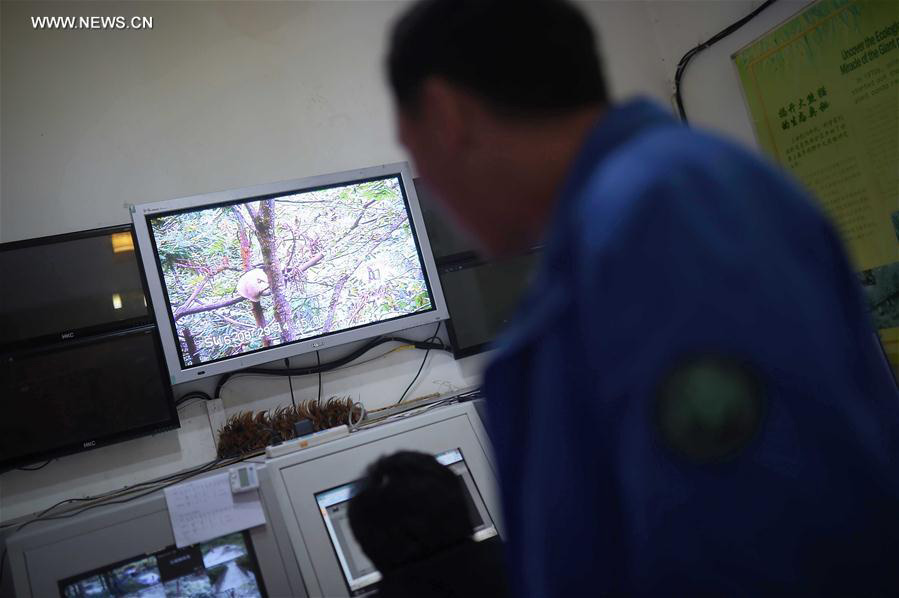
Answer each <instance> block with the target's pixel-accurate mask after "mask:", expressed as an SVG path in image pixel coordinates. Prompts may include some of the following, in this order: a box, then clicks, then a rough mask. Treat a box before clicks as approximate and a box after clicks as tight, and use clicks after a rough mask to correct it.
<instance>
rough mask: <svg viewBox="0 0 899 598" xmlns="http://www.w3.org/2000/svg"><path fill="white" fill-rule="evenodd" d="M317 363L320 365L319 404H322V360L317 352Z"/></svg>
mask: <svg viewBox="0 0 899 598" xmlns="http://www.w3.org/2000/svg"><path fill="white" fill-rule="evenodd" d="M315 362H316V363H317V364H318V402H319V404H321V402H322V358H321V355H319V354H318V351H316V352H315Z"/></svg>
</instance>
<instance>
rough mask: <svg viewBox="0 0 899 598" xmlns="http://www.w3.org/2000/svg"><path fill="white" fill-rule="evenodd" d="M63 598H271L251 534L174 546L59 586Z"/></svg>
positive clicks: (77, 577)
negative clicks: (178, 546) (260, 569)
mask: <svg viewBox="0 0 899 598" xmlns="http://www.w3.org/2000/svg"><path fill="white" fill-rule="evenodd" d="M59 592H60V595H61V596H62V598H106V597H114V598H175V597H178V598H265V597H266V593H265V587H264V585H263V583H262V576H261V575H260V574H259V565H258V564H257V562H256V555H255V554H254V553H253V549H252V544H251V542H250V538H249V535H248V534H247V532H238V533H235V534H230V535H227V536H221V537H220V538H216V539H214V540H210V541H209V542H203V543H201V544H195V545H194V546H190V547H187V548H175V547H171V548H169V549H166V550H162V551H160V552H157V553H155V554H151V555H142V556H139V557H135V558H133V559H129V560H127V561H122V562H119V563H115V564H113V565H109V566H108V567H104V568H103V569H97V570H95V571H91V572H89V573H84V574H82V575H78V576H76V577H72V578H69V579H65V580H62V581H60V582H59Z"/></svg>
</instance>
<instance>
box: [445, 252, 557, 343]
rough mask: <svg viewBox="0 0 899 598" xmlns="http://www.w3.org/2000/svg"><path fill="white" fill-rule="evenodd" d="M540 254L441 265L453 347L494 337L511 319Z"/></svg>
mask: <svg viewBox="0 0 899 598" xmlns="http://www.w3.org/2000/svg"><path fill="white" fill-rule="evenodd" d="M539 258H540V256H539V255H538V254H536V253H531V254H528V255H523V256H518V257H514V258H509V259H506V260H503V261H500V262H490V263H486V264H481V265H478V266H473V267H442V266H441V268H440V284H441V285H442V286H443V294H444V296H445V297H446V304H447V307H448V308H449V312H450V318H451V320H450V325H451V326H452V328H453V338H452V340H453V349H454V350H456V351H468V350H471V349H473V348H476V347H479V346H481V345H484V344H486V343H489V342H491V341H493V340H494V339H495V338H496V336H497V335H498V334H499V333H500V332H502V330H503V329H504V328H505V327H506V325H507V324H508V323H509V319H510V318H511V317H512V315H513V312H514V311H515V308H516V307H517V306H518V303H519V301H520V300H521V297H522V295H523V293H524V290H525V289H526V288H527V285H528V283H529V281H530V278H531V274H532V272H533V271H534V269H535V267H536V264H537V261H538V260H539Z"/></svg>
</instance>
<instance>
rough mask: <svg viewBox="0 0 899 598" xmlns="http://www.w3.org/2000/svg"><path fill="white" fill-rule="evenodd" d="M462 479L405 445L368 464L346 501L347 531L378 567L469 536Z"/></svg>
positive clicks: (384, 569) (391, 566)
mask: <svg viewBox="0 0 899 598" xmlns="http://www.w3.org/2000/svg"><path fill="white" fill-rule="evenodd" d="M464 492H465V490H464V488H463V486H462V481H461V480H460V479H459V478H458V477H457V476H456V474H454V473H453V472H452V471H450V470H449V469H448V468H447V467H444V466H443V465H441V464H440V463H438V462H437V460H436V459H435V458H434V457H432V456H431V455H426V454H424V453H415V452H409V451H403V452H398V453H395V454H393V455H390V456H388V457H382V458H381V459H379V460H377V461H375V462H374V463H373V464H372V465H370V466H369V468H368V470H367V471H366V475H365V477H364V478H363V479H362V481H361V482H360V484H359V487H358V489H357V493H356V495H355V496H354V497H353V499H352V500H351V501H350V506H349V518H350V527H351V528H352V529H353V535H354V536H355V537H356V540H357V541H358V542H359V545H360V546H361V547H362V550H363V551H364V552H365V554H366V555H367V556H368V558H369V559H371V561H372V563H374V565H375V567H377V568H378V569H379V570H380V571H381V572H382V573H386V572H389V571H393V570H396V569H398V568H400V567H402V566H403V565H405V564H407V563H411V562H413V561H416V560H419V559H422V558H425V557H428V556H431V555H433V554H436V553H438V552H440V551H442V550H444V549H446V548H448V547H450V546H453V545H456V544H459V543H460V542H463V541H465V540H466V539H468V538H470V537H471V534H472V531H473V526H472V522H471V518H470V516H469V514H468V508H467V504H466V501H465V494H464Z"/></svg>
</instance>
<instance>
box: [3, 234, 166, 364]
mask: <svg viewBox="0 0 899 598" xmlns="http://www.w3.org/2000/svg"><path fill="white" fill-rule="evenodd" d="M0 279H2V280H3V281H5V282H4V290H3V293H0V351H2V350H10V349H19V348H23V347H33V346H41V345H46V344H48V343H53V342H56V341H61V340H68V339H73V338H83V337H86V336H91V335H95V334H102V333H104V332H109V331H111V330H120V329H122V328H126V327H130V326H140V325H144V324H148V323H150V322H151V321H152V319H151V317H150V311H149V309H148V307H147V302H146V299H145V295H144V285H143V282H142V279H141V271H140V268H139V266H138V261H137V259H136V257H135V249H134V238H133V234H132V229H131V226H130V225H124V226H115V227H109V228H103V229H96V230H89V231H82V232H77V233H70V234H65V235H56V236H52V237H43V238H40V239H28V240H25V241H16V242H13V243H3V244H0Z"/></svg>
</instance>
